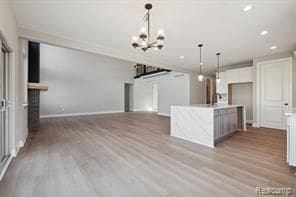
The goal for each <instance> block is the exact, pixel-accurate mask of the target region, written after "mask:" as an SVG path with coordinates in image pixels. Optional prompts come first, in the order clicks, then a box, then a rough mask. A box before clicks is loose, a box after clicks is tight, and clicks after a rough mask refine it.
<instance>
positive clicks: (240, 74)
mask: <svg viewBox="0 0 296 197" xmlns="http://www.w3.org/2000/svg"><path fill="white" fill-rule="evenodd" d="M226 73H227V83H228V84H229V83H247V82H253V67H245V68H238V69H232V70H227V71H226Z"/></svg>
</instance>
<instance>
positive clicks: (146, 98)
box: [134, 71, 205, 115]
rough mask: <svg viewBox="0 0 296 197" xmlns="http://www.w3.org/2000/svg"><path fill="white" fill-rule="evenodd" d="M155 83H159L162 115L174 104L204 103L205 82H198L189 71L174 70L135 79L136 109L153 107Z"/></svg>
mask: <svg viewBox="0 0 296 197" xmlns="http://www.w3.org/2000/svg"><path fill="white" fill-rule="evenodd" d="M195 78H196V77H195ZM153 84H157V85H158V114H160V115H169V114H170V107H171V106H172V105H189V104H191V103H192V104H197V103H204V100H205V87H204V83H199V82H197V79H192V78H191V77H190V75H189V74H187V73H180V72H176V71H172V72H170V73H168V74H166V75H162V76H157V77H152V78H147V79H135V82H134V110H135V111H142V110H148V109H152V108H153V88H152V86H153Z"/></svg>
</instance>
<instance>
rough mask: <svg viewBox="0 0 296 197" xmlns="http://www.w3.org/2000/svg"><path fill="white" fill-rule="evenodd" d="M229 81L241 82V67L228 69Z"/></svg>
mask: <svg viewBox="0 0 296 197" xmlns="http://www.w3.org/2000/svg"><path fill="white" fill-rule="evenodd" d="M226 73H227V83H239V69H233V70H227V71H226Z"/></svg>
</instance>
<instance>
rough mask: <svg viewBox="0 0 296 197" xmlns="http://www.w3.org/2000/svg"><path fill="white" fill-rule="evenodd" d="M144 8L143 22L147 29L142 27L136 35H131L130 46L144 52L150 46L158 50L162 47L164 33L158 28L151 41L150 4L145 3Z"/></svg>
mask: <svg viewBox="0 0 296 197" xmlns="http://www.w3.org/2000/svg"><path fill="white" fill-rule="evenodd" d="M145 9H146V10H147V12H146V14H145V15H144V18H143V20H144V22H145V23H146V24H147V29H146V28H145V27H143V28H142V29H141V31H140V34H139V36H138V37H136V36H134V37H133V43H132V46H133V47H134V48H141V49H142V50H143V51H144V52H145V51H147V50H148V49H150V48H153V49H155V50H160V49H162V47H163V40H164V33H163V30H159V31H158V34H157V36H156V40H154V41H152V40H151V37H150V10H151V9H152V4H150V3H147V4H146V5H145Z"/></svg>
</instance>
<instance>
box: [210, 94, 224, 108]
mask: <svg viewBox="0 0 296 197" xmlns="http://www.w3.org/2000/svg"><path fill="white" fill-rule="evenodd" d="M217 96H219V99H222V95H221V94H220V93H218V92H215V93H214V94H213V95H212V103H211V104H212V105H214V104H215V101H216V100H217ZM216 103H217V102H216Z"/></svg>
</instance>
